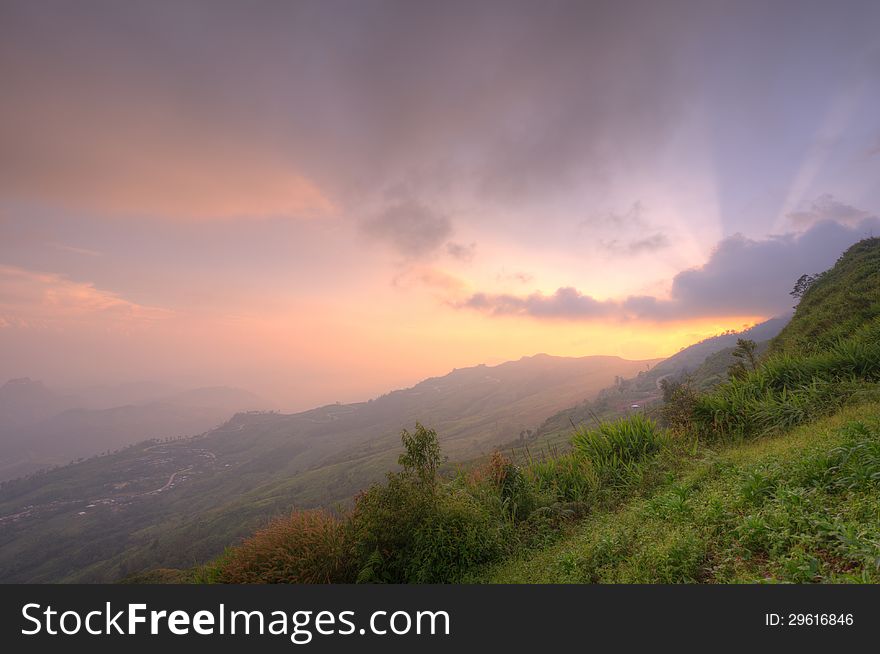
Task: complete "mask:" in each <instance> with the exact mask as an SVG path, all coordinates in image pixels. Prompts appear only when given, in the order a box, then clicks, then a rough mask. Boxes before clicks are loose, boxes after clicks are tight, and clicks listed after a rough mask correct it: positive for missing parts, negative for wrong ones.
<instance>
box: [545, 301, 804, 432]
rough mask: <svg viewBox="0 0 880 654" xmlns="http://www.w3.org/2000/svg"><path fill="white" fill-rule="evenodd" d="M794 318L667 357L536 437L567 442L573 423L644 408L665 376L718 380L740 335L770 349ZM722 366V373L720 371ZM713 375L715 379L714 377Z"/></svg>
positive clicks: (563, 414) (550, 422) (557, 418)
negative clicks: (771, 342) (774, 339)
mask: <svg viewBox="0 0 880 654" xmlns="http://www.w3.org/2000/svg"><path fill="white" fill-rule="evenodd" d="M790 320H791V315H790V314H787V315H783V316H778V317H775V318H770V319H769V320H765V321H764V322H762V323H758V324H757V325H754V326H753V327H750V328H748V329H745V330H743V331H741V332H728V333H725V334H719V335H717V336H712V337H710V338H707V339H704V340H702V341H700V342H699V343H695V344H693V345H690V346H688V347H686V348H684V349H682V350H681V351H680V352H677V353H676V354H673V355H672V356H671V357H669V358H668V359H664V360H663V361H661V362H660V363H658V364H657V365H656V366H654V367H652V368H651V370H650V371H647V372H644V373H642V374H639V375H637V376H636V377H634V378H632V379H622V380H618V381H617V383H616V384H615V385H614V386H613V387H609V388H606V389H603V390H602V391H600V392H599V393H598V395H597V397H596V398H595V399H593V400H586V401H584V402H580V403H578V404H576V405H574V406H571V407H567V408H565V409H563V410H562V411H559V412H558V413H556V414H554V415H552V416H550V417H549V418H547V420H545V421H544V422H543V423H542V424H541V425H540V426H539V427H538V428H537V429H536V430H535V434H534V436H533V440H534V441H538V442H542V441H543V442H547V441H550V442H557V441H558V442H566V441H567V440H568V434H569V433H570V431H571V426H572V425H573V424H574V425H576V424H579V423H583V422H590V423H591V422H593V421H594V420H595V419H597V418H599V419H603V420H607V419H611V418H616V417H619V416H622V415H626V414H627V413H629V412H631V411H641V410H644V409H645V408H646V407H648V406H650V405H652V404H656V403H657V402H659V401H660V398H661V395H662V393H661V391H660V382H661V380H663V379H665V378H676V379H679V378H682V377H684V376H687V375H691V374H693V375H695V376H698V377H699V379H697V380H696V381H697V385H698V386H706V385H711V384H712V383H717V382H718V381H721V380H722V379H723V378H724V377H726V370H727V365H726V363H727V361H728V359H729V358H730V352H731V351H732V350H733V347H734V346H735V345H736V341H737V340H738V339H740V338H746V339H750V340H753V341H755V342H756V343H759V344H761V345H760V347H759V350H760V351H763V350H765V349H766V347H767V345H768V343H769V341H770V340H771V339H772V338H774V337H775V336H776V335H777V334H779V333H780V332H781V331H782V330H783V328H784V327H785V326H786V325H787V324H788V322H789V321H790ZM719 369H720V373H719ZM710 377H711V378H710Z"/></svg>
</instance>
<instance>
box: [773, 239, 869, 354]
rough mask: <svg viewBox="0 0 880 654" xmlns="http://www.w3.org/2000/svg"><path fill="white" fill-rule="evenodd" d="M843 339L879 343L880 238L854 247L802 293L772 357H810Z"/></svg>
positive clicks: (775, 344) (867, 240)
mask: <svg viewBox="0 0 880 654" xmlns="http://www.w3.org/2000/svg"><path fill="white" fill-rule="evenodd" d="M842 338H857V339H858V340H860V341H870V340H876V339H877V338H880V238H868V239H864V240H862V241H859V242H858V243H856V244H855V245H853V246H852V247H851V248H849V249H848V250H847V251H846V252H844V253H843V254H842V255H841V257H840V259H838V261H837V263H836V264H835V266H834V268H832V269H831V270H829V271H828V272H826V273H823V274H821V275H819V278H818V279H817V280H816V281H815V282H814V283H813V284H812V285H811V286H810V287H809V288H808V289H807V291H806V293H804V295H803V297H802V298H801V301H800V302H799V303H798V307H797V311H796V312H795V316H794V318H793V319H792V320H791V322H790V323H789V324H788V325H787V326H786V327H785V329H783V330H782V332H781V333H780V334H779V336H777V337H776V338H775V339H774V340H773V342H772V344H771V351H773V352H789V353H792V352H794V353H799V352H815V351H820V350H823V349H825V348H827V347H829V346H830V345H832V344H834V343H835V342H836V341H837V340H839V339H842Z"/></svg>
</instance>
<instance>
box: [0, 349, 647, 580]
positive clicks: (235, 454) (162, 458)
mask: <svg viewBox="0 0 880 654" xmlns="http://www.w3.org/2000/svg"><path fill="white" fill-rule="evenodd" d="M655 363H656V361H655V360H645V361H627V360H625V359H621V358H619V357H610V356H596V357H582V358H566V357H553V356H548V355H536V356H533V357H523V358H522V359H520V360H518V361H512V362H507V363H503V364H500V365H497V366H474V367H471V368H462V369H458V370H453V371H452V372H450V373H449V374H447V375H444V376H442V377H432V378H429V379H426V380H424V381H422V382H420V383H418V384H416V385H415V386H412V387H410V388H406V389H401V390H396V391H392V392H390V393H388V394H386V395H383V396H381V397H378V398H375V399H373V400H370V401H367V402H359V403H354V404H345V405H343V404H331V405H327V406H324V407H319V408H316V409H312V410H310V411H304V412H301V413H297V414H291V415H282V414H277V413H267V412H243V413H238V414H236V415H235V416H234V417H233V418H232V419H231V420H229V421H227V422H226V423H225V424H223V425H222V426H220V427H218V428H216V429H213V430H211V431H209V432H207V433H205V434H204V435H201V436H198V437H195V438H188V439H183V440H179V441H174V442H169V443H156V442H146V443H140V444H138V445H134V446H131V447H128V448H126V449H124V450H122V451H121V452H119V453H117V454H113V455H110V456H104V457H100V458H95V459H90V460H86V461H84V462H82V463H79V464H76V465H71V466H65V467H63V468H59V469H57V470H53V471H50V472H48V473H45V474H42V475H39V476H37V477H34V478H32V479H26V480H16V481H13V482H10V483H7V484H6V485H5V486H4V487H3V488H2V489H0V526H2V529H0V581H25V580H28V581H113V580H116V579H118V578H120V577H122V576H125V575H126V574H129V573H131V572H134V571H137V570H140V569H144V568H148V567H154V566H156V565H172V566H180V565H191V564H192V563H193V562H195V561H199V560H206V559H208V558H210V557H212V556H215V555H216V554H217V553H219V552H220V551H222V549H223V547H225V546H226V545H228V544H229V543H232V542H235V541H236V539H238V538H240V537H242V536H244V535H247V534H249V533H250V532H251V531H252V530H253V529H254V528H256V527H259V526H260V525H261V524H265V521H266V520H267V519H268V518H270V517H272V516H274V515H277V514H278V513H283V512H286V511H289V510H290V509H291V508H292V507H294V506H296V507H311V506H332V505H333V503H334V502H337V501H343V500H349V499H350V498H351V497H352V496H353V495H354V494H355V493H357V492H358V491H360V490H362V489H363V488H365V487H367V486H369V484H371V483H373V482H374V481H378V480H381V479H382V478H383V476H384V473H385V471H386V470H388V469H389V468H392V467H393V466H394V465H395V463H396V460H397V455H398V449H399V445H400V430H401V429H402V428H404V427H408V428H410V429H412V427H413V425H414V424H415V422H416V421H417V420H418V421H422V422H424V423H425V424H430V425H432V426H433V427H435V428H436V429H437V431H438V433H439V434H441V438H442V441H443V448H444V452H446V453H447V454H449V456H450V459H451V460H452V461H456V460H464V459H469V458H473V457H474V456H479V455H481V454H485V453H488V452H490V451H492V450H493V449H494V448H495V447H497V446H499V445H500V444H502V443H504V442H507V441H509V440H510V439H511V438H516V437H518V435H519V434H520V433H521V432H522V431H523V430H525V429H528V428H532V427H534V426H535V425H537V424H539V423H540V422H541V421H542V420H543V419H544V418H546V417H547V416H548V415H550V414H552V413H554V412H555V411H558V410H559V409H560V408H562V407H564V406H566V405H570V404H572V403H574V402H576V401H578V400H579V399H583V398H585V397H590V396H591V395H593V394H595V393H596V392H597V391H598V390H599V389H601V388H603V387H606V386H608V385H609V384H610V383H612V382H613V380H614V378H615V377H619V376H632V375H635V374H637V373H638V372H644V371H646V370H649V369H650V367H651V366H652V365H654V364H655ZM82 530H87V531H88V533H90V534H94V537H93V538H92V540H91V541H90V542H89V543H86V544H83V543H82V542H81V539H80V540H77V538H76V534H79V533H82ZM50 536H51V538H50ZM37 542H40V543H45V542H51V543H52V545H51V547H48V548H47V547H37V546H36V543H37ZM70 552H75V554H70ZM71 557H73V558H71Z"/></svg>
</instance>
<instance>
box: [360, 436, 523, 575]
mask: <svg viewBox="0 0 880 654" xmlns="http://www.w3.org/2000/svg"><path fill="white" fill-rule="evenodd" d="M401 440H402V443H403V445H404V448H405V453H404V454H402V455H401V457H400V463H401V465H403V466H404V470H403V471H402V472H400V473H396V474H395V473H390V474H389V475H388V481H387V483H385V484H384V485H379V484H376V485H374V486H372V487H371V488H370V489H369V490H367V491H366V492H364V493H362V494H361V495H359V496H358V498H357V499H356V501H355V507H354V510H353V512H352V515H351V526H352V534H353V536H354V539H355V552H354V555H355V559H356V561H357V566H358V574H357V581H358V582H386V583H438V582H452V581H457V580H460V579H461V578H462V577H463V575H464V574H465V573H466V572H468V570H470V569H471V568H473V567H474V566H477V565H480V564H483V563H487V562H489V561H492V560H494V559H496V558H498V557H499V556H500V555H501V554H502V552H503V549H504V544H505V542H509V540H510V539H509V538H504V537H503V534H504V533H505V532H506V531H507V530H508V529H509V527H508V523H507V521H506V520H504V519H503V515H502V514H501V511H500V507H501V506H502V505H501V504H500V503H497V504H496V507H497V508H498V509H499V510H498V511H495V512H493V510H492V508H493V507H492V504H491V503H489V502H482V501H480V499H479V498H478V497H477V496H476V495H475V494H474V493H472V492H469V490H468V488H466V487H462V486H460V485H456V484H452V483H447V484H438V483H437V479H436V470H437V466H438V464H439V462H440V460H441V458H440V448H439V446H438V444H437V435H436V433H435V432H434V431H433V430H430V429H425V428H424V427H422V426H421V425H419V424H417V425H416V432H415V434H412V435H411V434H409V432H407V431H405V430H404V432H403V434H402V437H401ZM499 474H500V473H499ZM499 483H501V484H502V485H503V484H504V478H501V477H499Z"/></svg>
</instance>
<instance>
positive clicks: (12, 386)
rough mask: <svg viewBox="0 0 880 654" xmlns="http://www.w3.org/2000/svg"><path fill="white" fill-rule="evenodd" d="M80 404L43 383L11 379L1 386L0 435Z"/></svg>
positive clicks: (23, 378) (25, 378) (24, 378)
mask: <svg viewBox="0 0 880 654" xmlns="http://www.w3.org/2000/svg"><path fill="white" fill-rule="evenodd" d="M76 402H77V400H76V398H73V397H69V396H64V395H59V394H58V393H55V392H53V391H50V390H49V389H48V388H46V387H45V386H44V385H43V383H42V382H40V381H35V380H32V379H29V378H27V377H22V378H19V379H10V380H9V381H8V382H6V383H5V384H3V386H0V435H2V434H6V433H8V432H11V431H12V430H15V429H20V428H22V427H25V426H27V425H32V424H34V423H35V422H39V421H40V420H44V419H46V418H48V417H50V416H52V415H55V414H56V413H60V412H61V411H64V410H66V409H70V408H73V407H75V406H76Z"/></svg>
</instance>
